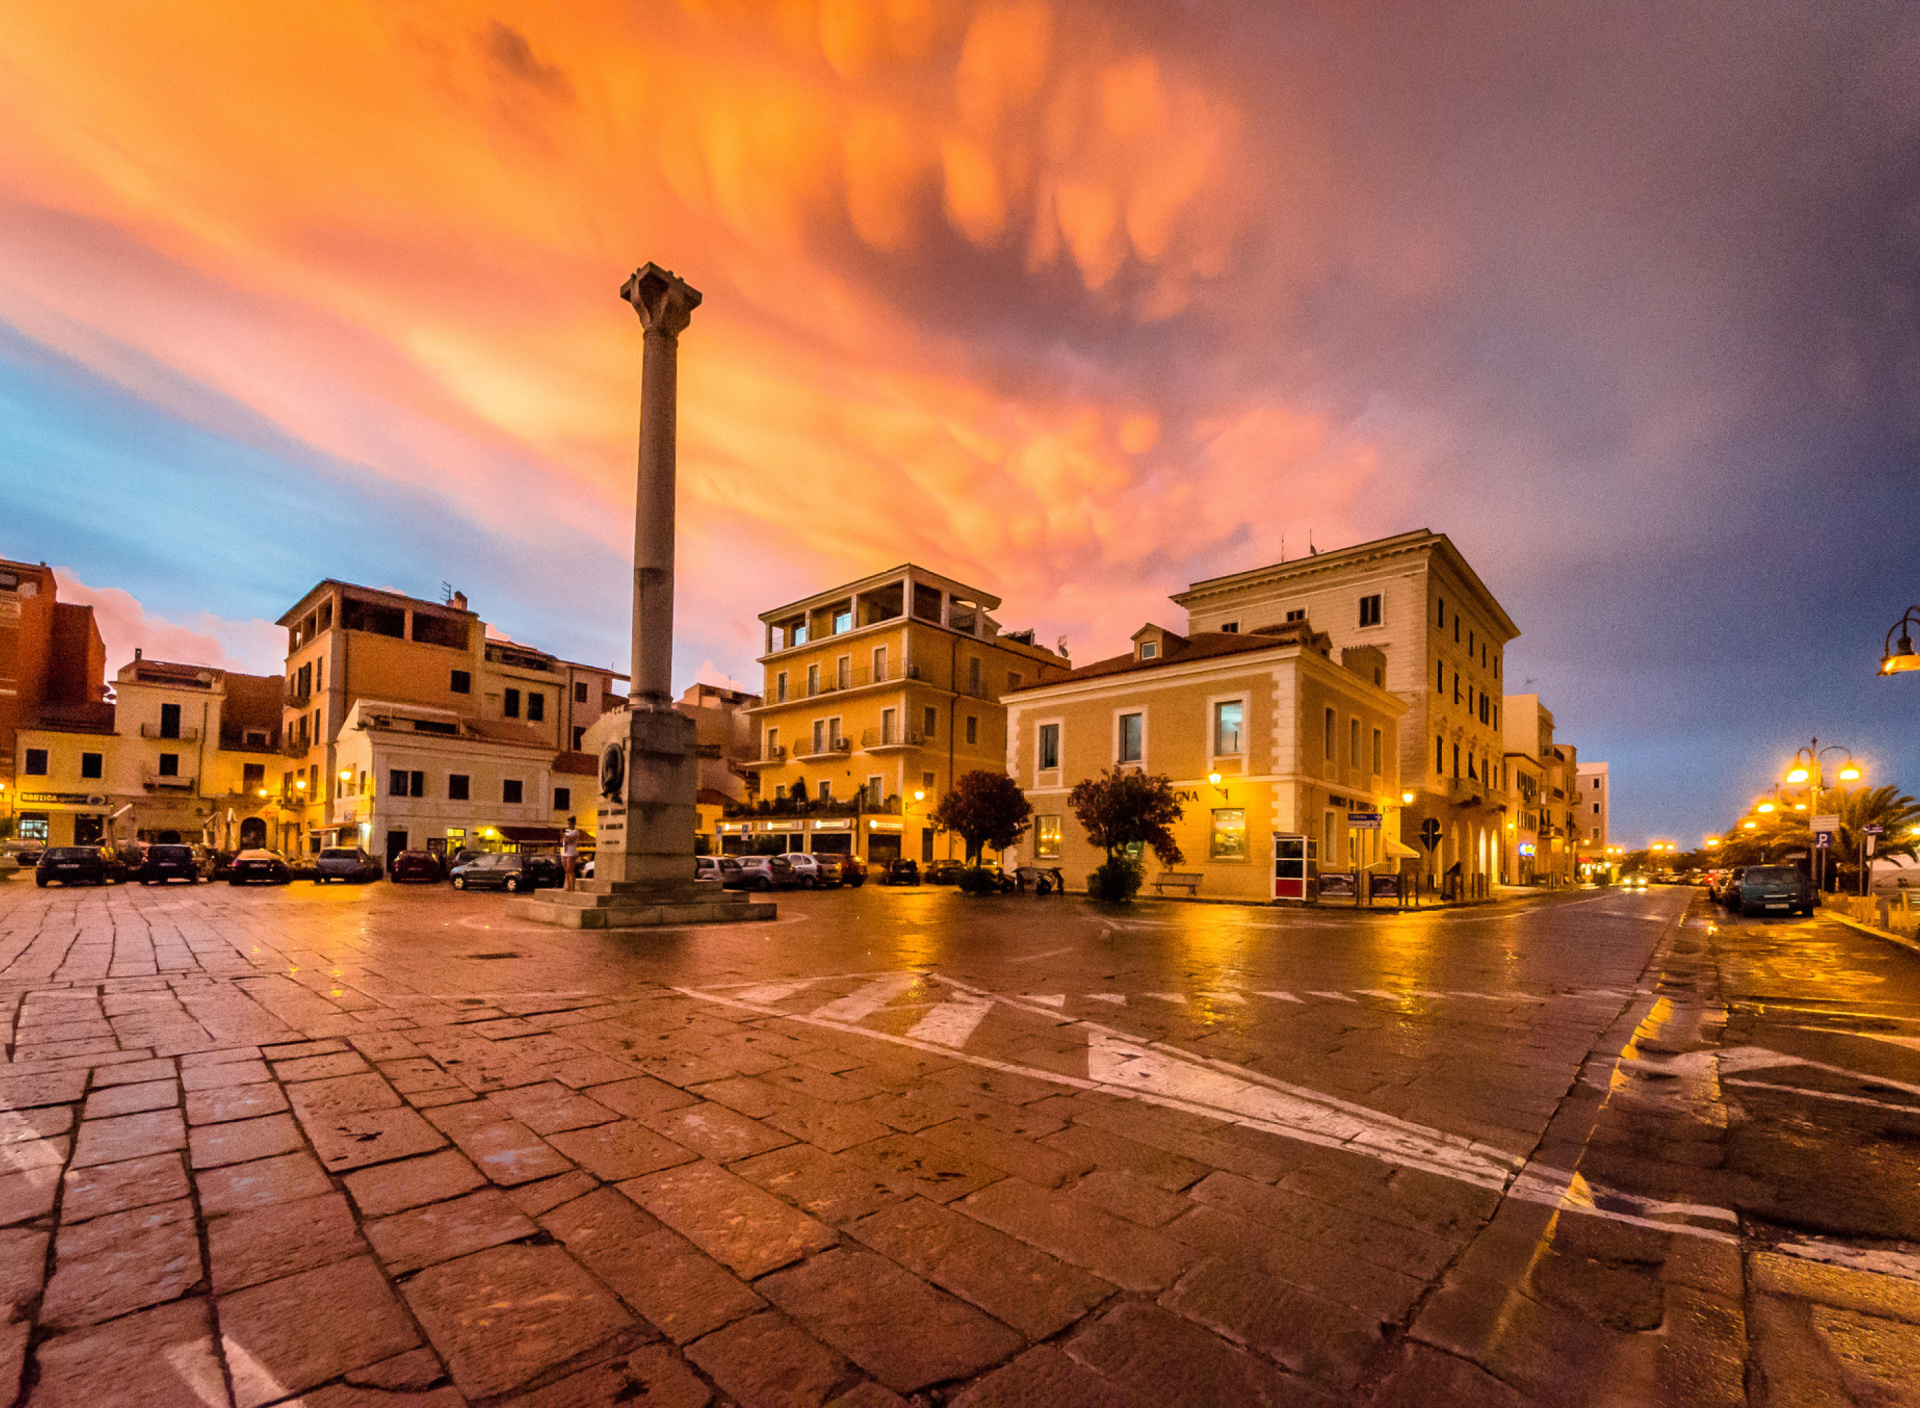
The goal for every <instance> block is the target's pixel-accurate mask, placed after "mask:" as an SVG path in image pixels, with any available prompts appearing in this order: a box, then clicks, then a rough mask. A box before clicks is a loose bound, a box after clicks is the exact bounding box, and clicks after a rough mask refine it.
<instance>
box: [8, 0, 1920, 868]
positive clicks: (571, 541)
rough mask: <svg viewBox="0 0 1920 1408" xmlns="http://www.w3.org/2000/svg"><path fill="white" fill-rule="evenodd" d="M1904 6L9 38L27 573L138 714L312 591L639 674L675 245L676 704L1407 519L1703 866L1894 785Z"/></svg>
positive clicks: (567, 20)
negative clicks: (647, 447)
mask: <svg viewBox="0 0 1920 1408" xmlns="http://www.w3.org/2000/svg"><path fill="white" fill-rule="evenodd" d="M1916 72H1920V10H1916V9H1915V8H1914V7H1913V6H1912V5H1910V4H1909V5H1901V4H1862V3H1849V2H1848V0H1831V3H1822V4H1818V5H1815V4H1791V3H1781V4H1774V5H1768V6H1760V7H1756V6H1753V5H1751V4H1749V3H1737V4H1736V3H1728V4H1693V5H1687V6H1672V5H1666V4H1653V3H1647V4H1634V3H1625V0H1622V3H1614V4H1608V5H1597V6H1564V5H1563V6H1539V5H1532V4H1499V3H1462V4H1458V5H1448V6H1433V7H1407V6H1404V5H1384V4H1366V3H1352V0H1348V2H1347V3H1337V4H1334V3H1329V4H1325V5H1310V4H1286V3H1276V4H1271V5H1246V4H1243V3H1214V2H1213V0H1189V3H1162V4H1147V3H1136V0H1097V2H1096V3H1064V2H1061V0H1053V2H1052V3H1050V2H1049V0H1011V2H1009V0H978V3H965V2H964V0H955V3H952V4H938V3H932V0H788V2H787V3H777V2H776V0H768V2H767V3H759V4H753V3H744V2H742V3H728V2H727V0H716V3H698V0H685V2H684V3H679V4H673V3H636V4H624V5H622V4H613V3H604V2H603V3H596V4H577V3H560V2H559V0H542V3H539V4H532V3H522V4H470V3H461V0H381V3H361V2H360V0H335V3H332V4H329V5H325V6H311V5H301V6H291V5H284V4H276V3H269V0H261V3H256V4H252V5H246V6H235V5H210V4H195V3H183V4H179V5H169V6H160V7H155V6H147V7H139V6H135V7H127V6H124V5H109V4H105V3H98V0H58V3H53V0H18V3H13V4H9V5H7V6H6V7H4V9H0V131H4V132H5V133H6V134H7V139H6V140H5V141H4V142H0V556H9V557H14V558H24V559H27V560H31V561H43V560H44V561H47V562H50V563H53V564H55V565H56V566H58V567H59V568H60V569H61V581H62V596H63V599H73V600H86V601H92V602H94V603H95V604H96V606H97V607H98V608H99V614H100V615H101V618H102V625H103V630H104V631H105V632H106V634H107V638H108V643H109V656H110V658H109V669H114V668H118V666H119V665H120V664H122V663H124V661H125V659H126V658H127V656H128V655H130V653H131V649H132V646H133V645H135V644H141V645H143V647H144V648H145V649H147V650H148V651H149V653H152V654H156V655H161V654H172V655H174V656H176V657H180V656H188V655H191V656H193V657H194V658H197V659H200V660H202V661H204V662H205V663H210V664H223V665H228V666H231V667H236V668H252V669H255V670H260V671H272V670H274V669H275V668H277V664H278V658H279V655H280V653H281V643H280V640H281V638H280V637H279V635H278V634H277V633H276V632H275V631H274V630H273V629H272V628H271V627H270V626H268V625H267V624H266V623H269V622H271V621H272V620H273V619H274V618H276V617H277V616H279V615H280V613H281V612H282V611H284V610H285V609H286V608H287V607H288V606H289V605H291V604H292V603H293V602H294V601H296V600H297V599H298V598H299V597H300V596H301V595H302V594H303V593H304V592H305V591H306V590H307V588H309V587H310V586H311V585H313V583H314V582H315V581H317V580H319V579H320V578H322V577H338V578H343V579H346V580H350V581H357V582H362V583H365V584H367V585H371V586H386V587H393V588H396V589H398V590H401V591H404V592H407V593H409V594H413V595H419V596H426V597H431V598H438V597H440V596H441V595H443V584H451V585H452V586H453V587H456V588H458V589H459V590H462V591H464V592H465V593H466V594H467V596H468V597H469V599H470V600H471V602H472V605H473V608H474V609H475V610H477V611H479V612H480V614H481V615H482V616H483V617H484V618H486V619H487V620H488V621H489V622H490V623H491V624H492V625H493V626H494V627H495V628H496V629H497V630H498V631H500V632H503V633H505V634H507V635H509V636H512V637H513V638H515V639H519V640H524V641H529V642H532V643H535V644H538V645H540V646H542V647H544V648H546V649H550V650H553V651H555V652H558V653H560V654H562V655H566V656H568V657H570V658H574V659H579V660H586V661H593V662H604V663H608V664H617V665H620V666H622V667H624V665H625V653H626V634H627V627H626V621H627V609H628V595H627V593H628V587H627V582H628V561H629V557H628V554H629V553H630V549H631V521H632V520H631V504H632V494H633V473H634V469H633V464H634V453H635V448H634V447H635V429H636V421H637V404H638V389H639V371H640V355H641V339H640V333H639V328H638V324H637V320H636V319H635V318H634V315H633V312H632V310H631V309H630V308H629V307H628V306H627V305H626V304H624V303H623V302H621V301H620V299H619V297H618V289H619V287H620V284H621V282H622V281H623V280H624V278H625V277H626V275H627V274H628V273H629V272H631V270H632V269H633V268H634V267H635V266H637V265H639V264H641V263H644V262H646V261H648V260H652V261H654V262H657V263H659V264H661V265H663V266H665V267H667V268H671V269H673V270H675V271H676V272H678V273H679V274H680V275H681V276H682V277H684V278H686V279H687V280H688V281H689V282H690V283H692V284H693V285H694V286H695V287H697V288H698V289H700V290H701V292H702V293H703V294H704V295H705V301H704V302H703V304H702V305H701V307H700V309H699V311H698V312H697V313H696V314H695V316H694V321H693V324H692V326H691V327H690V328H689V330H688V332H687V333H686V334H685V335H684V336H683V337H682V339H681V353H680V458H679V467H680V481H679V505H680V508H679V523H678V531H679V540H678V553H679V582H678V621H677V636H676V670H677V672H678V674H679V676H680V677H681V679H682V681H683V682H685V681H690V680H691V679H692V678H694V677H695V676H696V675H702V676H705V677H708V678H729V677H730V678H733V679H736V680H745V681H748V682H756V681H758V679H759V678H760V671H759V667H758V666H757V665H756V664H755V656H756V654H757V653H758V650H759V648H760V639H761V637H760V627H759V624H758V622H757V620H756V617H757V615H758V613H759V612H761V611H764V610H767V609H769V608H771V607H774V606H777V605H780V604H783V603H785V602H787V601H790V600H793V599H795V598H798V597H801V596H804V595H807V594H809V593H811V592H814V591H817V590H820V589H821V588H823V587H826V586H830V585H832V584H834V583H837V582H840V581H845V580H848V579H851V578H854V577H858V576H862V575H865V574H867V573H870V572H873V571H878V570H882V569H885V568H887V567H891V566H894V565H896V564H898V563H900V562H903V561H914V562H918V563H921V564H923V565H926V566H928V567H932V568H934V569H936V570H939V571H942V572H945V573H947V574H949V575H951V576H955V577H958V578H959V579H960V580H962V581H966V582H970V583H973V584H975V585H977V586H979V587H981V588H983V589H985V590H987V591H989V592H992V593H994V594H996V595H998V596H1000V597H1001V598H1003V601H1004V605H1003V607H1002V608H1001V610H1000V611H999V612H998V613H997V614H998V618H999V619H1000V620H1001V621H1002V623H1003V625H1004V626H1005V627H1006V628H1008V629H1021V628H1025V627H1033V628H1035V629H1037V630H1038V632H1039V636H1040V638H1041V639H1042V640H1046V641H1051V640H1053V639H1055V638H1056V637H1058V636H1062V635H1064V636H1065V637H1067V639H1068V641H1069V642H1070V645H1071V648H1072V650H1073V653H1074V655H1075V656H1076V658H1079V659H1082V660H1088V659H1095V658H1099V657H1101V656H1104V655H1108V654H1112V653H1115V652H1117V651H1120V650H1124V649H1125V648H1126V640H1127V637H1128V635H1129V634H1130V633H1131V632H1132V631H1133V630H1134V629H1135V628H1136V627H1138V626H1139V624H1140V623H1141V622H1142V621H1146V620H1153V621H1156V622H1159V623H1161V624H1164V625H1168V626H1170V627H1173V628H1174V629H1179V628H1180V627H1181V626H1182V625H1183V624H1184V621H1183V619H1182V616H1181V613H1180V612H1179V611H1178V609H1177V608H1175V607H1173V606H1172V605H1171V604H1170V603H1168V602H1167V600H1166V597H1167V596H1168V595H1169V594H1170V593H1173V592H1177V591H1179V590H1181V589H1183V588H1184V587H1185V586H1186V585H1187V583H1188V582H1190V581H1193V580H1197V579H1200V578H1203V577H1209V576H1216V575H1219V574H1221V573H1225V572H1231V571H1237V570H1241V569H1245V568H1249V567H1254V566H1259V565H1262V564H1264V563H1268V562H1272V561H1275V560H1277V559H1279V557H1280V556H1281V555H1282V553H1283V551H1284V552H1285V553H1287V554H1288V555H1294V554H1297V553H1299V552H1300V551H1302V550H1303V549H1304V548H1305V546H1306V544H1307V543H1308V542H1309V541H1312V542H1313V543H1315V544H1317V545H1318V546H1320V547H1321V548H1323V549H1324V548H1331V547H1341V546H1346V545H1349V544H1351V543H1356V542H1361V541H1364V540H1367V539H1370V538H1375V537H1382V536H1386V535H1388V534H1392V533H1397V532H1402V531H1405V530H1407V529H1411V528H1422V527H1424V528H1431V529H1433V530H1435V531H1438V532H1444V533H1447V534H1448V535H1449V536H1450V537H1451V538H1452V539H1453V541H1454V542H1455V544H1456V545H1457V546H1458V547H1459V548H1460V549H1461V550H1462V551H1463V552H1464V553H1465V554H1466V556H1467V558H1468V560H1469V561H1470V562H1471V563H1473V565H1474V566H1475V568H1476V570H1477V571H1478V572H1479V574H1480V576H1481V577H1482V578H1483V580H1485V581H1486V582H1487V584H1488V585H1489V587H1490V588H1491V589H1492V590H1493V591H1494V593H1495V594H1496V595H1497V596H1498V597H1499V599H1500V601H1501V603H1502V604H1503V605H1504V606H1505V607H1506V609H1507V611H1508V613H1509V614H1510V615H1511V616H1512V618H1513V619H1514V620H1515V622H1516V623H1518V624H1519V626H1520V628H1521V632H1522V634H1521V636H1520V638H1519V640H1517V641H1516V642H1514V644H1513V645H1512V647H1511V648H1510V649H1509V652H1508V662H1509V671H1508V673H1509V677H1510V687H1513V688H1515V689H1516V690H1518V689H1520V688H1523V687H1524V688H1526V689H1528V690H1537V691H1538V692H1539V693H1540V694H1541V695H1542V696H1543V697H1544V699H1545V701H1546V702H1547V704H1548V705H1549V707H1550V708H1552V709H1553V711H1554V713H1555V716H1556V720H1557V723H1558V727H1559V732H1560V735H1561V737H1562V738H1564V739H1566V740H1569V741H1572V742H1574V743H1576V744H1577V745H1578V746H1579V748H1580V751H1581V755H1582V756H1583V757H1587V758H1601V759H1606V760H1607V761H1609V762H1610V763H1611V765H1612V777H1613V787H1614V798H1615V800H1614V810H1613V826H1614V832H1615V835H1616V838H1617V839H1621V840H1625V841H1627V842H1629V843H1637V842H1639V841H1641V840H1643V839H1646V838H1649V837H1656V836H1657V837H1669V838H1673V839H1677V840H1680V841H1682V842H1685V843H1689V844H1691V843H1693V842H1696V841H1697V840H1698V839H1699V837H1700V835H1701V834H1702V833H1704V832H1707V831H1712V830H1718V829H1719V828H1721V827H1723V826H1726V825H1728V824H1730V823H1731V822H1732V821H1733V820H1734V819H1735V817H1737V815H1738V814H1739V811H1740V809H1741V808H1743V807H1744V806H1745V805H1746V804H1747V803H1748V802H1749V801H1750V799H1751V798H1752V797H1753V796H1754V795H1755V794H1756V793H1758V792H1760V791H1762V790H1764V789H1765V788H1766V786H1767V785H1768V784H1769V783H1770V782H1771V781H1773V780H1775V779H1777V778H1778V777H1780V776H1781V775H1782V774H1783V773H1784V771H1785V768H1786V765H1787V760H1788V759H1789V758H1790V757H1791V754H1792V751H1793V749H1794V748H1795V747H1796V746H1799V745H1802V744H1804V743H1806V742H1807V741H1808V740H1809V738H1811V737H1813V736H1815V735H1818V737H1819V738H1820V740H1821V743H1822V746H1823V747H1824V746H1825V745H1826V744H1827V743H1829V742H1834V743H1839V744H1841V745H1843V746H1845V747H1848V748H1850V749H1852V750H1853V752H1854V754H1855V755H1856V756H1857V757H1859V758H1860V759H1862V760H1863V761H1864V762H1865V763H1866V765H1867V768H1868V777H1869V780H1870V781H1875V782H1897V783H1901V784H1903V785H1904V786H1905V787H1907V788H1908V789H1909V790H1915V791H1920V731H1917V730H1916V723H1917V722H1920V677H1914V676H1908V677H1906V678H1904V679H1894V680H1880V679H1876V678H1874V675H1873V668H1874V663H1875V661H1876V660H1877V659H1878V657H1879V655H1880V652H1881V649H1882V641H1883V637H1884V635H1885V633H1886V630H1887V628H1888V626H1890V625H1891V624H1892V623H1893V621H1894V620H1895V619H1896V618H1897V617H1898V616H1899V615H1900V614H1901V612H1902V611H1903V610H1905V609H1906V607H1907V606H1909V605H1911V604H1913V603H1914V602H1916V601H1920V566H1916V557H1915V552H1914V545H1915V544H1916V542H1920V84H1916V83H1915V82H1914V81H1913V74H1914V73H1916Z"/></svg>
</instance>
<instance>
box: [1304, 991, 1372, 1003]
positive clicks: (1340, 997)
mask: <svg viewBox="0 0 1920 1408" xmlns="http://www.w3.org/2000/svg"><path fill="white" fill-rule="evenodd" d="M1307 996H1308V997H1325V998H1331V999H1332V1000H1333V1001H1335V1002H1358V1001H1359V1000H1360V999H1359V998H1357V997H1348V996H1347V995H1346V994H1345V993H1343V992H1310V993H1308V994H1307Z"/></svg>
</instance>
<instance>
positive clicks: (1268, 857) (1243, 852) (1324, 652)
mask: <svg viewBox="0 0 1920 1408" xmlns="http://www.w3.org/2000/svg"><path fill="white" fill-rule="evenodd" d="M1380 670H1381V664H1380V659H1379V652H1378V651H1375V650H1370V649H1367V648H1365V647H1360V648H1357V649H1354V648H1350V649H1348V650H1347V651H1345V652H1343V654H1342V656H1341V658H1340V659H1339V660H1338V661H1336V660H1335V659H1334V658H1333V650H1332V643H1331V641H1330V639H1329V638H1328V637H1327V636H1326V635H1325V634H1323V633H1321V632H1318V631H1316V630H1315V629H1314V628H1313V626H1312V625H1311V624H1310V623H1309V622H1308V621H1306V620H1305V619H1296V620H1294V621H1291V622H1282V623H1279V624H1272V625H1263V626H1261V627H1260V628H1259V629H1257V630H1249V631H1206V632H1197V633H1195V634H1193V635H1189V636H1181V635H1176V634H1175V633H1174V632H1172V631H1169V630H1165V629H1163V628H1162V627H1159V626H1153V625H1148V626H1143V627H1142V628H1141V629H1140V630H1139V631H1137V632H1135V634H1134V637H1133V649H1132V650H1131V651H1130V652H1129V653H1127V654H1125V655H1117V656H1114V657H1113V658H1111V659H1108V660H1101V661H1098V662H1097V663H1095V664H1092V665H1087V666H1084V667H1082V668H1080V669H1077V670H1075V671H1073V672H1072V673H1071V674H1069V675H1067V676H1065V677H1064V678H1063V679H1060V680H1057V681H1054V682H1050V683H1045V684H1041V685H1039V686H1038V687H1031V686H1030V687H1028V688H1025V689H1021V690H1019V691H1017V692H1016V693H1013V694H1011V695H1009V696H1008V699H1007V727H1008V745H1007V770H1008V772H1009V773H1011V774H1012V776H1013V778H1014V780H1015V781H1017V782H1018V783H1019V784H1020V786H1021V788H1022V789H1023V790H1024V791H1025V792H1026V794H1027V799H1028V801H1029V802H1030V803H1031V804H1032V806H1033V811H1034V821H1033V830H1032V832H1031V833H1030V834H1029V836H1028V838H1027V840H1025V841H1024V842H1022V843H1021V845H1020V846H1019V847H1018V848H1017V851H1018V854H1017V855H1015V856H1012V857H1009V858H1008V860H1009V863H1013V862H1017V863H1022V864H1024V863H1028V862H1031V863H1032V864H1036V865H1042V866H1059V867H1061V868H1062V870H1063V871H1064V872H1065V874H1066V877H1067V883H1068V884H1069V885H1071V886H1074V887H1076V888H1078V887H1079V886H1080V885H1082V884H1083V883H1084V882H1085V879H1086V876H1087V875H1088V873H1089V872H1090V871H1091V870H1092V869H1093V868H1094V867H1095V866H1097V865H1099V864H1100V862H1101V861H1102V859H1104V856H1103V853H1102V852H1101V851H1100V850H1098V849H1097V848H1095V847H1094V846H1093V845H1092V844H1091V843H1090V842H1089V841H1088V840H1087V838H1086V836H1085V834H1084V833H1083V831H1082V829H1081V827H1080V826H1079V824H1078V822H1077V821H1076V820H1075V818H1074V816H1073V814H1072V811H1071V809H1070V808H1069V806H1068V804H1067V796H1068V794H1069V793H1070V792H1071V791H1072V790H1073V787H1074V786H1075V784H1077V783H1079V782H1080V781H1082V780H1084V779H1087V778H1091V777H1095V776H1098V775H1099V773H1100V772H1101V771H1102V770H1103V769H1105V768H1137V769H1139V770H1141V771H1143V772H1146V773H1153V774H1161V775H1164V776H1166V777H1168V778H1169V779H1171V781H1172V783H1173V786H1174V789H1175V792H1176V794H1177V795H1178V797H1179V799H1180V801H1181V803H1182V804H1183V807H1184V811H1183V814H1182V816H1181V819H1180V821H1179V822H1178V823H1177V824H1176V825H1175V827H1174V828H1173V831H1174V837H1175V839H1176V840H1177V841H1178V842H1179V844H1180V849H1181V851H1182V852H1183V853H1184V860H1183V861H1182V863H1181V865H1180V866H1179V867H1178V869H1179V870H1180V871H1182V872H1197V873H1198V874H1199V875H1200V877H1201V880H1200V886H1199V890H1198V893H1199V894H1200V895H1201V896H1203V897H1212V898H1222V899H1242V900H1268V899H1274V898H1277V897H1285V898H1306V897H1307V894H1306V893H1304V892H1303V893H1301V894H1299V895H1288V894H1284V893H1277V892H1276V889H1275V883H1274V882H1275V879H1276V868H1275V859H1276V855H1277V854H1280V853H1281V852H1285V853H1286V854H1288V855H1293V854H1295V853H1296V852H1297V855H1298V857H1299V859H1300V860H1301V861H1303V862H1304V871H1303V875H1302V878H1303V879H1305V880H1308V881H1311V880H1314V879H1317V877H1318V874H1319V873H1321V872H1331V871H1341V872H1347V873H1354V872H1366V871H1369V870H1371V871H1372V873H1374V874H1397V872H1398V870H1399V867H1400V862H1401V857H1402V856H1403V855H1404V854H1405V853H1406V852H1405V847H1404V846H1399V845H1398V842H1397V836H1398V820H1399V812H1400V809H1401V802H1400V755H1399V751H1398V748H1397V746H1396V741H1397V739H1398V737H1399V729H1400V720H1401V718H1402V716H1403V715H1404V714H1405V713H1406V712H1407V709H1408V706H1407V704H1406V702H1405V701H1404V700H1402V699H1401V698H1399V697H1398V696H1397V695H1396V694H1394V693H1393V692H1392V691H1391V690H1389V689H1387V688H1386V687H1385V686H1384V685H1383V684H1382V683H1380V679H1379V675H1380ZM1373 818H1377V819H1378V821H1379V823H1380V824H1379V825H1377V826H1369V825H1367V824H1366V822H1367V821H1368V820H1370V819H1373ZM1356 822H1358V823H1360V824H1355V823H1356ZM1389 838H1394V839H1393V843H1392V844H1389ZM1276 842H1279V843H1281V844H1280V848H1279V850H1276ZM1145 859H1147V860H1148V861H1151V857H1147V858H1145ZM1150 868H1151V866H1150ZM1307 888H1309V887H1303V890H1305V889H1307Z"/></svg>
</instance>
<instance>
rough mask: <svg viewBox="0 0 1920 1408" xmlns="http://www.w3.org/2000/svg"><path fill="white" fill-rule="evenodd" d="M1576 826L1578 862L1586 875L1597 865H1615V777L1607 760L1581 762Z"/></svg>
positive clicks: (1606, 866)
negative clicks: (1612, 819) (1611, 820)
mask: <svg viewBox="0 0 1920 1408" xmlns="http://www.w3.org/2000/svg"><path fill="white" fill-rule="evenodd" d="M1574 797H1575V799H1576V802H1577V805H1576V806H1575V807H1574V825H1575V828H1576V831H1577V846H1578V851H1579V865H1580V870H1581V874H1582V875H1583V876H1584V875H1585V874H1586V873H1587V872H1588V871H1589V870H1590V869H1592V868H1594V867H1602V868H1606V869H1609V870H1610V869H1611V868H1612V858H1611V857H1612V852H1611V845H1612V838H1613V832H1612V828H1611V826H1610V825H1609V822H1608V817H1609V815H1610V813H1611V811H1612V808H1613V778H1612V776H1611V775H1610V774H1609V772H1608V768H1607V765H1606V764H1605V763H1581V764H1580V765H1579V771H1578V775H1577V776H1576V777H1575V779H1574Z"/></svg>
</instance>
